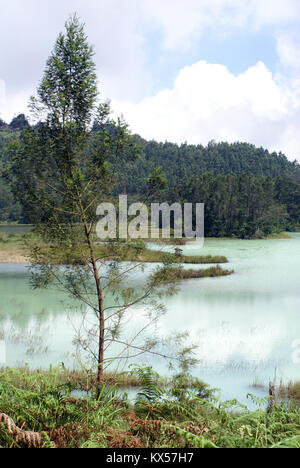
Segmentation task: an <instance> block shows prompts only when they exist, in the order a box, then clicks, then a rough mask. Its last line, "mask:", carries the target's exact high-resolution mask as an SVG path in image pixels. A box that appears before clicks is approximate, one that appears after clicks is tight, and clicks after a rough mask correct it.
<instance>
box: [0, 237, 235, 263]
mask: <svg viewBox="0 0 300 468" xmlns="http://www.w3.org/2000/svg"><path fill="white" fill-rule="evenodd" d="M24 241H30V242H31V243H32V244H34V245H38V246H39V247H42V248H43V249H44V250H45V251H47V250H48V252H50V250H51V253H53V250H54V249H55V248H56V246H51V245H46V244H42V243H41V241H40V239H39V238H38V237H37V236H36V235H35V234H34V233H26V234H1V233H0V263H30V259H29V257H28V256H27V255H26V249H25V247H24ZM140 245H142V247H140ZM85 249H86V250H87V248H86V247H85V246H84V245H83V247H82V246H81V248H80V254H81V256H82V253H84V250H85ZM57 251H58V249H57ZM71 251H72V249H71ZM95 253H96V255H97V257H98V258H110V259H112V258H116V259H118V260H119V261H138V262H141V263H165V262H170V263H183V264H188V263H189V264H213V263H215V264H216V263H218V264H219V263H228V260H227V258H226V257H224V256H211V255H207V256H185V255H176V254H175V253H166V252H163V251H156V250H150V249H147V248H145V244H144V243H143V242H142V243H141V244H139V243H134V242H128V243H123V244H121V245H120V246H117V247H116V246H115V245H114V244H113V243H111V244H110V245H107V244H104V243H98V244H97V245H96V249H95ZM63 257H64V256H62V257H60V256H59V255H58V257H57V262H58V263H64V258H63Z"/></svg>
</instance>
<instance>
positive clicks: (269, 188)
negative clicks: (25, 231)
mask: <svg viewBox="0 0 300 468" xmlns="http://www.w3.org/2000/svg"><path fill="white" fill-rule="evenodd" d="M28 125H29V124H28V122H27V120H26V118H25V116H24V115H23V114H20V115H19V116H17V117H15V118H14V119H13V120H12V122H11V123H10V124H9V125H8V124H6V123H5V122H4V121H2V120H1V119H0V176H1V178H0V222H19V223H26V222H27V220H28V218H27V217H26V213H25V211H24V209H23V207H22V206H21V205H20V204H18V203H17V202H16V201H15V199H14V197H13V195H12V192H11V190H10V186H9V182H8V181H7V178H6V177H5V171H7V169H8V168H9V163H10V161H9V154H10V152H9V151H8V148H9V145H10V144H11V142H12V141H13V140H15V139H18V138H21V137H22V132H23V131H24V129H26V127H28ZM94 132H97V125H95V126H94ZM135 139H136V143H137V145H138V147H139V150H140V151H139V157H138V159H137V160H134V161H132V160H130V161H126V158H124V159H122V160H121V162H120V161H118V162H117V161H112V167H113V168H114V172H115V175H117V180H118V183H117V186H116V187H115V189H114V191H115V194H116V195H117V194H119V193H127V194H128V195H129V196H131V197H132V199H141V201H142V200H143V198H144V197H145V193H147V184H148V181H149V179H148V177H149V175H150V174H153V173H155V171H156V172H157V171H158V174H160V175H161V176H163V177H164V179H165V182H166V183H165V184H164V187H163V189H162V190H161V191H160V192H159V194H156V197H155V201H167V202H169V203H171V202H175V201H176V202H181V203H183V202H189V203H205V235H206V236H216V237H218V236H236V237H242V238H247V237H255V236H256V237H257V236H261V235H267V234H271V233H275V232H280V231H284V230H287V231H294V230H297V229H299V226H300V165H299V164H298V163H297V162H296V161H294V162H290V161H289V160H288V159H287V158H286V156H285V155H284V154H282V153H279V154H278V153H275V152H273V153H270V152H269V151H267V150H265V149H263V148H257V147H255V146H254V145H251V144H248V143H240V142H237V143H234V144H229V143H225V142H222V143H215V142H213V141H212V142H210V143H209V144H208V145H207V146H206V147H204V146H202V145H188V144H183V145H177V144H174V143H168V142H166V143H157V142H155V141H146V140H144V139H142V138H141V137H139V136H136V138H135ZM158 168H159V169H158ZM152 199H154V198H152Z"/></svg>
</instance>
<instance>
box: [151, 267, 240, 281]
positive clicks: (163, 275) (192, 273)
mask: <svg viewBox="0 0 300 468" xmlns="http://www.w3.org/2000/svg"><path fill="white" fill-rule="evenodd" d="M232 274H233V270H225V269H223V268H221V267H220V266H219V265H217V266H215V267H211V268H206V269H204V270H193V269H188V270H184V269H183V268H171V267H166V268H164V269H163V270H160V271H159V272H157V273H155V274H154V275H153V277H154V279H155V281H159V282H160V283H163V282H166V283H170V282H172V281H178V280H179V281H180V280H187V279H197V278H217V277H220V276H229V275H232Z"/></svg>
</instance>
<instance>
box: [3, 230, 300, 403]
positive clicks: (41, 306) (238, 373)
mask: <svg viewBox="0 0 300 468" xmlns="http://www.w3.org/2000/svg"><path fill="white" fill-rule="evenodd" d="M166 250H172V248H171V247H167V248H166ZM183 250H184V253H185V254H186V255H195V254H197V253H198V254H200V255H209V254H211V255H226V256H227V257H228V258H229V260H230V264H229V265H228V267H229V268H233V269H234V270H235V274H234V275H233V276H228V277H222V278H205V279H202V280H190V281H187V282H185V283H184V284H182V286H181V287H180V291H179V293H178V294H177V295H176V296H173V297H170V298H168V299H166V305H167V310H168V312H167V314H166V316H165V317H163V318H162V320H161V324H160V333H161V334H162V336H163V335H164V334H166V333H167V334H169V333H170V332H171V331H172V330H174V331H179V330H180V331H183V330H187V331H188V332H189V334H190V340H191V342H193V343H196V344H197V345H198V349H197V357H198V358H199V359H200V364H199V366H198V367H197V368H196V369H195V371H194V373H195V374H196V375H197V376H198V377H200V378H202V379H203V380H206V381H207V382H208V383H210V384H211V385H212V386H213V387H219V388H222V391H223V397H225V398H226V397H228V398H232V397H237V398H238V399H240V401H241V402H244V403H245V401H246V394H247V393H248V392H249V390H250V391H251V388H250V387H249V385H250V384H251V383H252V382H253V381H254V380H258V381H262V382H265V383H266V384H267V383H268V381H269V379H272V378H273V377H274V374H275V373H276V375H277V378H278V379H280V378H281V377H283V378H285V379H299V378H300V368H299V364H298V365H297V364H295V363H293V361H292V352H293V350H292V342H293V341H294V340H295V339H299V338H300V330H299V311H300V234H294V235H293V237H292V239H290V240H269V241H238V240H228V241H207V242H206V243H205V246H204V248H203V249H201V250H199V251H194V250H191V249H187V248H183ZM202 267H203V266H202ZM152 268H153V266H152ZM140 275H141V273H139V276H137V277H135V281H138V280H139V281H140V280H141V276H140ZM80 320H81V315H80V312H79V311H78V310H77V309H76V308H75V307H74V304H73V306H72V304H70V301H69V300H68V299H67V298H66V297H65V296H64V295H63V294H61V293H58V292H57V291H32V290H30V288H29V286H28V272H27V270H26V268H25V267H24V266H17V265H0V329H1V327H2V329H6V330H8V329H9V327H11V326H12V327H14V328H15V330H17V331H18V333H19V337H22V334H23V335H24V336H25V335H26V334H28V333H29V334H30V333H31V336H34V335H38V333H40V334H41V335H42V337H43V340H42V341H40V342H39V343H38V344H37V347H38V348H40V351H42V348H43V346H44V348H47V352H44V353H42V354H40V355H31V356H30V354H28V353H27V354H26V351H27V350H28V347H27V348H26V346H27V345H25V344H24V343H23V342H22V339H20V340H19V341H18V340H17V339H14V340H13V339H12V340H9V341H8V342H7V350H6V351H7V352H6V355H7V364H8V365H10V366H14V365H17V364H21V363H24V362H26V361H27V362H29V363H30V365H31V366H32V367H40V366H44V367H47V366H48V365H49V364H50V363H52V364H53V365H56V364H58V363H59V362H61V361H64V362H65V363H66V364H69V365H72V363H74V360H73V357H72V353H73V352H74V348H73V346H72V340H73V337H74V328H76V326H77V325H78V326H79V324H80ZM134 324H136V323H135V314H132V319H131V322H130V323H129V324H128V327H129V329H131V328H132V327H133V326H134ZM16 336H18V334H17V335H16ZM16 336H15V338H16ZM139 362H146V363H149V364H152V365H153V366H154V368H155V369H156V370H157V371H159V372H161V373H166V372H167V367H166V365H165V364H164V363H163V362H162V361H161V360H160V359H156V358H153V357H147V356H143V357H142V358H140V361H139ZM256 390H257V389H256ZM256 393H257V391H256Z"/></svg>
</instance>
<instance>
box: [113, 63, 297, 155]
mask: <svg viewBox="0 0 300 468" xmlns="http://www.w3.org/2000/svg"><path fill="white" fill-rule="evenodd" d="M294 91H295V90H293V92H291V89H290V88H287V87H286V86H283V85H280V84H279V83H277V81H276V80H275V78H274V77H273V75H272V73H271V72H270V71H269V70H268V69H267V67H266V66H265V65H264V64H263V63H262V62H259V63H258V64H257V65H255V66H254V67H251V68H249V69H248V70H246V71H245V72H244V73H242V74H240V75H238V76H235V75H233V74H232V73H230V72H229V71H228V69H227V68H226V67H225V66H223V65H216V64H208V63H206V62H204V61H201V62H197V63H195V64H194V65H192V66H188V67H185V68H183V69H182V70H181V71H180V73H179V74H178V76H177V78H176V80H175V82H174V86H173V88H172V89H165V90H162V91H161V92H159V93H157V94H156V95H155V96H153V97H149V98H147V99H144V100H142V101H141V102H140V103H138V104H133V103H130V102H119V101H113V108H114V110H115V111H116V112H117V113H121V112H122V113H123V114H124V115H125V117H126V119H127V120H128V122H129V124H130V126H131V128H132V131H134V132H136V133H139V134H140V135H141V136H142V137H144V138H147V139H152V138H154V139H157V140H159V141H165V140H169V141H174V142H177V143H182V142H185V141H188V142H189V143H195V144H198V143H201V144H207V143H208V142H209V141H210V140H212V139H214V140H216V141H224V140H226V141H229V142H233V141H247V142H250V143H253V144H256V145H258V146H263V147H267V148H269V149H270V150H276V151H283V152H286V153H287V156H289V157H290V158H291V159H295V158H297V157H298V158H299V159H300V135H299V132H297V131H296V129H297V126H298V127H299V125H300V99H296V97H295V96H296V94H295V92H294Z"/></svg>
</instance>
